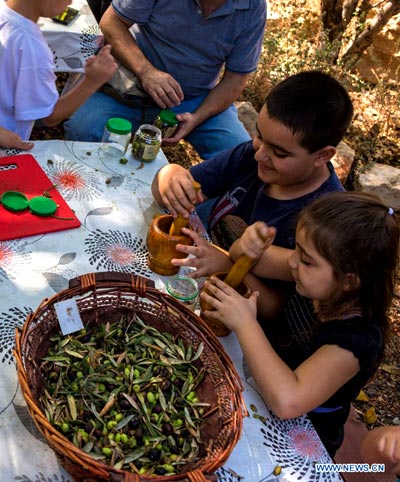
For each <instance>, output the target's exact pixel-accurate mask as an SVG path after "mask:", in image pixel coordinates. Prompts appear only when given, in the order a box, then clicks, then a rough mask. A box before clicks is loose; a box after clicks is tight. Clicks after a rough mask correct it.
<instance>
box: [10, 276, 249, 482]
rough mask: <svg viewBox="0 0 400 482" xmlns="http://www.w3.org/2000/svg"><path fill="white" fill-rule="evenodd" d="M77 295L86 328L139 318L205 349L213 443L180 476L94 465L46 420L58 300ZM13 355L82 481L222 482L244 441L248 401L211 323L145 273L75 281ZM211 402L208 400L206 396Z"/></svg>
mask: <svg viewBox="0 0 400 482" xmlns="http://www.w3.org/2000/svg"><path fill="white" fill-rule="evenodd" d="M70 298H74V299H75V300H76V302H77V305H78V308H79V311H80V315H81V318H82V321H83V323H84V325H85V324H86V323H88V322H89V321H90V322H91V323H97V322H102V320H104V319H105V317H106V319H107V320H109V321H113V320H118V319H120V317H121V316H122V315H123V314H133V313H137V314H138V315H139V316H140V318H141V319H143V320H144V321H145V322H146V323H149V324H150V325H152V326H154V327H155V328H157V329H159V330H164V331H169V332H171V333H179V336H180V337H181V338H182V339H183V340H184V341H185V342H188V343H192V344H193V345H195V346H196V345H198V344H199V343H200V342H201V341H202V342H203V344H204V350H203V352H202V355H201V357H200V362H201V363H202V364H203V366H204V367H205V369H206V375H205V377H204V379H203V381H202V383H201V385H200V387H199V390H200V392H199V393H200V394H201V397H202V399H203V400H206V401H207V402H208V403H211V405H212V408H214V412H213V413H212V414H211V415H210V416H209V417H208V418H207V422H208V423H205V424H204V427H202V428H201V433H202V440H203V441H204V442H205V444H206V447H207V449H206V452H205V454H204V457H203V458H201V459H200V460H199V461H197V462H195V463H193V464H192V465H191V466H187V467H185V472H184V473H181V474H178V475H170V476H168V475H164V476H147V477H145V476H139V475H136V474H133V473H131V472H127V471H123V470H119V469H114V468H113V467H110V466H107V465H106V464H104V463H102V462H100V461H98V460H95V459H94V458H92V457H90V456H89V455H88V454H86V453H85V452H84V451H82V450H80V449H79V448H77V447H76V446H75V445H74V444H73V443H72V442H70V441H69V440H68V439H67V438H66V437H64V436H63V435H62V434H61V433H60V432H59V431H58V430H57V429H56V428H54V427H53V426H52V425H51V424H50V423H49V422H48V420H47V418H46V417H45V415H44V413H43V411H42V410H41V407H40V406H38V400H39V398H40V395H41V392H42V390H43V378H42V373H41V365H40V360H41V358H42V357H43V356H45V354H46V352H47V350H48V347H49V343H50V342H49V341H48V339H49V336H51V335H52V334H55V333H59V324H58V319H57V317H56V314H55V309H54V306H53V305H54V303H57V302H59V301H63V300H66V299H70ZM14 355H15V358H16V362H17V370H18V379H19V382H20V385H21V390H22V393H23V395H24V397H25V400H26V403H27V406H28V410H29V412H30V414H31V416H32V418H33V420H34V422H35V424H36V425H37V427H38V429H39V430H40V432H41V433H42V434H43V436H44V437H45V438H46V440H47V442H48V444H49V445H50V447H52V448H53V449H54V450H55V452H56V454H57V456H58V458H59V459H60V462H61V464H62V465H63V466H64V467H65V469H66V470H67V471H68V472H69V473H70V474H71V475H72V477H73V478H74V480H76V481H79V482H89V481H90V482H92V481H115V482H122V481H123V482H139V481H150V480H151V481H153V482H154V480H160V481H175V480H176V481H182V482H183V481H188V482H189V481H190V482H202V481H206V480H215V476H214V475H213V472H214V471H215V470H216V469H217V468H218V467H220V466H221V465H222V464H223V463H224V462H225V461H226V460H227V458H228V457H229V455H230V453H231V451H232V450H233V448H234V446H235V444H236V442H237V441H238V439H239V438H240V435H241V430H242V419H243V416H245V415H247V412H246V408H245V406H244V402H243V398H242V394H241V392H242V390H243V387H242V385H241V382H240V379H239V377H238V375H237V373H236V370H235V368H234V366H233V363H232V361H231V360H230V358H229V357H228V355H227V354H226V352H225V351H224V349H223V347H222V345H221V344H220V342H219V341H218V339H217V338H216V337H215V335H214V334H213V333H212V332H211V330H210V329H209V328H208V327H207V325H206V324H205V323H204V322H203V321H202V320H201V319H200V318H199V317H198V316H196V315H195V314H194V313H193V312H192V311H191V310H189V309H188V308H186V307H185V305H183V304H182V303H180V302H179V301H176V300H175V299H174V298H172V297H170V296H169V295H167V294H165V293H162V292H160V291H159V290H157V289H155V288H154V283H153V282H152V281H150V280H148V279H146V278H142V277H140V276H131V275H125V274H121V273H91V274H86V275H83V276H80V277H79V278H76V279H73V280H71V282H70V287H69V288H68V289H66V290H64V291H62V292H61V293H59V294H57V295H55V296H53V297H52V298H50V299H45V300H43V302H42V303H41V305H40V306H39V307H38V308H37V310H36V311H35V312H34V313H33V314H30V315H28V317H27V319H26V321H25V324H24V326H23V327H22V330H17V333H16V347H15V350H14ZM204 397H205V398H204Z"/></svg>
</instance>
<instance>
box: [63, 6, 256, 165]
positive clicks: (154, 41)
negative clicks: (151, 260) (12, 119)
mask: <svg viewBox="0 0 400 482" xmlns="http://www.w3.org/2000/svg"><path fill="white" fill-rule="evenodd" d="M265 20H266V2H265V0H113V3H112V5H111V6H110V7H109V8H108V9H107V10H106V12H105V13H104V15H103V17H102V20H101V22H100V27H101V29H102V31H103V33H104V35H105V37H106V40H107V42H108V43H110V44H111V45H112V47H113V54H114V55H115V57H116V58H118V59H119V60H120V62H121V63H122V64H123V65H124V67H126V68H127V69H128V70H129V71H130V72H132V73H133V74H135V76H136V80H137V82H136V86H135V88H134V89H133V90H130V91H127V92H121V91H119V92H117V91H116V90H115V89H113V88H111V87H106V88H105V89H104V90H103V91H102V92H97V93H96V94H95V95H94V96H92V98H90V99H89V101H87V102H86V103H85V104H84V105H83V106H82V107H81V108H80V109H79V110H78V111H77V112H76V113H75V114H74V116H72V117H71V119H70V120H69V121H68V122H66V123H65V131H66V137H67V138H68V139H71V140H85V141H99V140H100V139H101V136H102V133H103V129H104V125H105V123H106V121H107V119H108V118H110V117H125V118H127V119H128V120H130V121H131V122H132V123H133V130H136V129H137V128H138V127H139V125H140V124H143V123H153V122H154V120H155V118H156V116H157V115H158V113H159V111H160V109H164V108H172V109H173V110H174V111H175V112H177V119H178V120H179V122H180V124H179V128H178V130H177V131H176V134H175V135H174V137H173V138H170V139H168V140H165V142H168V143H175V142H178V141H179V140H180V139H183V138H185V139H186V140H187V141H188V142H190V143H191V144H192V145H193V146H194V147H195V148H196V150H197V151H198V153H199V154H200V156H201V157H202V158H203V159H207V158H209V157H213V156H215V155H216V154H217V153H218V152H221V151H223V150H225V149H229V148H233V147H235V146H236V145H238V144H240V143H241V142H244V141H246V140H248V139H249V135H248V134H247V132H246V130H245V129H244V127H243V125H242V123H241V122H240V121H239V119H238V117H237V111H236V108H235V107H234V106H233V102H234V101H235V100H236V99H237V98H238V97H239V95H240V93H241V92H242V90H243V88H244V87H245V85H246V81H247V78H248V76H249V74H250V73H251V72H253V71H254V70H256V67H257V63H258V59H259V55H260V52H261V46H262V40H263V35H264V28H265ZM222 70H223V74H222V76H221V72H222Z"/></svg>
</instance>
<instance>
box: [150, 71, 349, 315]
mask: <svg viewBox="0 0 400 482" xmlns="http://www.w3.org/2000/svg"><path fill="white" fill-rule="evenodd" d="M352 115H353V106H352V102H351V100H350V97H349V95H348V93H347V92H346V90H345V89H344V88H343V86H342V85H341V84H340V83H339V82H337V81H336V80H335V79H334V78H333V77H331V76H330V75H327V74H325V73H322V72H319V71H308V72H301V73H298V74H295V75H292V76H290V77H288V78H287V79H285V80H284V81H282V82H280V83H279V84H278V85H276V86H275V87H274V88H273V89H272V90H271V92H270V93H269V94H268V96H267V98H266V101H265V104H264V105H263V107H262V109H261V111H260V113H259V116H258V120H257V135H256V136H255V137H254V139H253V141H250V142H245V143H243V144H240V145H239V146H237V147H236V148H234V149H233V150H230V151H225V152H223V153H221V154H219V155H218V156H216V157H214V158H212V159H208V160H206V161H204V162H202V163H201V164H198V165H196V166H193V167H191V168H190V170H187V169H185V168H183V167H182V166H179V165H177V164H169V165H167V166H165V167H163V168H162V169H161V170H160V171H159V172H158V174H157V176H156V177H155V179H154V181H153V185H152V192H153V196H154V198H155V199H156V200H157V201H158V202H159V203H160V204H162V205H164V206H165V207H166V208H168V209H169V210H170V211H171V213H172V214H173V215H174V216H175V215H177V214H181V215H183V216H186V217H187V216H189V213H190V212H191V211H193V210H194V208H195V206H196V205H197V204H199V203H202V202H203V201H205V200H208V199H216V201H215V203H214V205H213V208H212V211H211V214H210V216H208V219H203V222H205V223H206V224H207V226H208V230H209V234H210V236H211V238H212V240H213V242H214V243H215V244H216V245H217V246H218V247H216V246H214V245H212V244H210V243H207V242H206V241H204V240H203V239H202V238H201V236H199V235H198V234H197V233H194V232H193V231H191V230H186V231H185V234H188V235H189V236H191V237H192V238H193V240H194V242H195V246H178V249H179V250H180V251H182V252H185V253H187V254H191V255H192V256H193V257H189V258H186V259H181V260H174V264H175V265H177V266H192V267H195V268H196V271H195V272H194V273H193V275H192V276H193V277H194V278H198V277H202V276H208V275H210V274H212V273H214V272H217V271H227V270H228V269H229V267H230V266H231V264H232V261H231V260H230V259H229V256H228V255H227V253H224V252H222V250H221V249H220V248H223V249H224V250H228V249H229V248H230V246H231V245H232V243H233V242H234V241H235V240H236V239H237V238H239V237H240V236H241V235H242V233H243V232H244V230H245V228H246V227H247V226H248V225H249V224H252V223H254V222H256V221H264V222H265V223H267V224H268V225H270V226H274V227H275V228H276V229H277V237H276V239H275V241H274V246H276V247H277V249H278V250H279V249H282V248H285V249H293V248H294V235H295V223H296V217H297V214H298V213H299V212H300V211H301V210H302V208H303V207H304V206H305V205H307V204H309V203H310V202H312V201H313V200H314V199H316V198H317V197H319V196H321V195H323V194H325V193H327V192H332V191H340V190H343V187H342V185H341V183H340V181H339V179H338V177H337V176H336V174H335V172H334V169H333V166H332V164H331V162H330V160H331V159H332V157H333V156H334V155H335V153H336V146H337V144H338V143H339V142H340V141H341V140H342V138H343V136H344V134H345V132H346V130H347V128H348V126H349V124H350V122H351V119H352ZM193 181H197V182H199V183H200V184H201V191H200V192H197V193H196V191H195V190H194V187H193ZM270 249H271V248H270ZM274 277H275V276H274V272H273V267H272V269H271V278H274ZM276 277H277V278H279V276H276ZM248 281H249V282H250V285H251V286H252V288H253V289H258V290H260V289H261V292H262V287H260V281H259V280H258V279H257V278H255V277H249V279H248ZM264 288H265V286H264ZM279 291H280V290H279ZM285 291H286V290H285ZM267 298H268V297H259V303H263V302H264V301H265V300H266V306H265V310H264V309H263V308H262V307H260V306H259V313H261V314H262V315H264V316H268V317H270V316H274V315H276V313H277V310H278V309H281V307H282V304H281V300H277V304H276V305H274V304H273V303H272V299H273V297H272V294H271V296H270V297H269V298H268V299H267Z"/></svg>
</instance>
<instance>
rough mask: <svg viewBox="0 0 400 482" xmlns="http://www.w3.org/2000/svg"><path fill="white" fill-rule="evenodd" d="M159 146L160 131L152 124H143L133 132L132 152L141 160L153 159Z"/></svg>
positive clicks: (148, 160)
mask: <svg viewBox="0 0 400 482" xmlns="http://www.w3.org/2000/svg"><path fill="white" fill-rule="evenodd" d="M160 147H161V131H160V129H158V128H157V127H155V126H153V125H152V124H143V125H141V126H140V127H139V129H138V130H137V131H136V132H135V135H134V137H133V141H132V154H133V157H134V158H135V159H137V160H138V161H143V162H150V161H154V159H155V158H156V157H157V154H158V151H159V150H160Z"/></svg>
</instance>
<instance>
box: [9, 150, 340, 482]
mask: <svg viewBox="0 0 400 482" xmlns="http://www.w3.org/2000/svg"><path fill="white" fill-rule="evenodd" d="M31 153H32V155H33V156H34V157H35V158H36V160H37V161H38V162H39V164H40V165H41V167H42V168H43V170H44V171H45V173H46V174H47V176H48V177H49V178H50V180H51V181H52V182H53V183H54V184H56V185H57V189H58V190H59V192H60V193H61V194H62V195H63V197H64V199H65V200H66V201H67V202H68V204H69V205H70V207H71V208H72V209H73V210H74V211H75V212H76V214H77V216H78V218H79V220H80V221H81V223H82V224H81V226H80V227H79V228H77V229H70V230H66V231H62V232H58V233H52V234H45V235H39V236H31V237H27V238H21V239H14V240H9V241H3V242H0V482H11V481H21V482H72V478H71V477H70V476H69V475H68V474H67V473H66V472H65V471H64V469H63V468H62V467H61V466H60V465H59V464H58V462H57V459H56V457H55V455H54V453H53V451H52V450H51V449H50V448H49V447H48V445H47V444H46V441H45V440H44V439H43V437H42V436H41V435H40V433H39V432H38V431H37V429H36V428H35V426H34V424H33V422H32V420H31V418H30V416H29V414H28V412H27V409H26V405H25V402H24V399H23V397H22V395H21V393H20V390H19V388H18V382H17V375H16V369H15V363H14V360H13V357H12V348H13V344H14V332H15V328H16V327H20V326H22V324H23V322H24V320H25V317H26V315H27V313H29V312H31V311H33V310H34V309H35V308H36V307H37V306H38V305H39V303H40V302H41V301H42V299H43V298H46V297H50V296H52V295H54V294H55V293H56V292H59V291H61V290H63V289H65V288H67V287H68V281H69V279H71V278H73V277H76V276H78V275H80V274H83V273H87V272H93V271H119V272H124V273H132V272H133V273H136V274H139V275H142V276H145V277H148V278H151V279H153V280H154V281H155V283H156V286H157V287H158V288H159V289H163V285H164V281H165V278H163V277H159V276H157V275H154V274H153V273H152V272H151V271H149V269H148V267H147V250H146V244H145V239H146V234H147V229H148V225H149V223H150V221H151V219H152V218H153V216H154V215H155V214H156V213H158V212H160V208H159V206H158V205H157V204H156V203H155V202H154V201H153V199H152V196H151V193H150V185H151V181H152V179H153V177H154V175H155V173H156V172H157V170H158V169H159V168H160V167H161V166H163V165H164V164H165V163H166V162H167V161H166V158H165V156H164V155H163V154H162V153H160V154H159V155H158V157H157V159H156V160H155V161H154V162H151V163H146V164H143V163H140V162H137V161H135V160H134V159H133V158H132V157H131V156H130V155H128V159H129V161H128V163H127V164H125V165H123V164H120V163H118V161H109V160H107V157H106V156H105V155H104V154H103V152H102V149H101V144H91V143H79V142H64V141H41V142H40V141H38V142H36V143H35V147H34V149H33V151H31ZM14 154H18V152H16V151H12V150H0V156H4V155H14ZM0 174H1V173H0ZM0 208H1V207H0ZM195 221H196V220H195V219H194V222H195ZM0 229H6V227H5V226H0ZM221 341H222V343H223V345H224V346H225V348H226V350H227V352H228V353H229V355H230V356H231V357H232V359H233V361H234V363H235V366H236V369H237V371H238V373H239V375H240V377H241V380H242V382H243V385H244V399H245V402H246V407H247V410H248V412H249V416H248V417H246V418H245V419H244V424H243V432H242V436H241V439H240V441H239V442H238V444H237V446H236V447H235V449H234V450H233V452H232V454H231V456H230V458H229V459H228V461H227V462H226V464H225V465H224V466H223V467H222V468H220V469H219V470H218V472H217V473H218V478H219V481H220V482H240V481H244V482H261V481H262V482H267V481H268V482H272V481H280V482H284V481H287V482H294V481H300V482H301V481H310V482H319V481H329V482H339V481H341V480H342V479H341V477H340V475H339V474H335V473H325V474H319V473H316V471H315V468H314V463H315V462H322V463H329V462H331V460H330V458H329V456H328V455H327V453H326V451H325V449H324V447H323V446H322V444H321V442H320V440H319V438H318V436H317V435H316V433H315V431H314V429H313V427H312V425H311V423H310V422H309V420H308V419H307V417H300V418H296V419H292V420H286V421H282V420H279V419H277V418H276V417H274V416H272V415H271V414H270V413H269V411H268V409H267V408H266V407H265V405H264V403H263V401H262V399H261V398H260V396H259V395H258V393H257V391H256V389H255V387H254V384H253V383H252V379H251V376H250V375H249V373H248V370H247V369H246V366H245V365H244V364H243V357H242V353H241V350H240V347H239V345H238V343H237V340H236V337H235V335H234V334H231V335H229V336H228V337H225V338H222V339H221ZM276 465H280V466H281V467H282V473H281V475H280V476H279V477H273V476H271V475H270V474H271V473H272V471H273V469H274V467H275V466H276Z"/></svg>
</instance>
